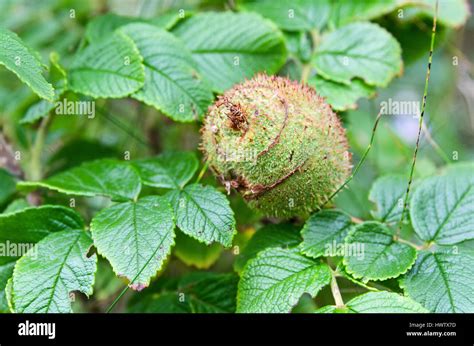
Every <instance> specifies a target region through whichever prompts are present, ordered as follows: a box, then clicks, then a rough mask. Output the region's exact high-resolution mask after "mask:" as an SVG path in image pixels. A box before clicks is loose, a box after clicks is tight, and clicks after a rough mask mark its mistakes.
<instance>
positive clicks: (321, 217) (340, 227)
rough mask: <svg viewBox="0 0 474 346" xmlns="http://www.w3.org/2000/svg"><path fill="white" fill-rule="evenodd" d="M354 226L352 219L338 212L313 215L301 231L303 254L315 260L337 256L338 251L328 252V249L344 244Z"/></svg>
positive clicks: (329, 211) (332, 211) (331, 211)
mask: <svg viewBox="0 0 474 346" xmlns="http://www.w3.org/2000/svg"><path fill="white" fill-rule="evenodd" d="M352 226H353V223H352V221H351V219H350V217H349V216H348V215H346V214H344V213H343V212H341V211H338V210H323V211H321V212H320V213H316V214H313V215H312V216H311V217H310V218H309V219H308V220H307V221H306V223H305V225H304V227H303V230H302V231H301V235H302V236H303V242H302V243H301V245H300V249H301V252H302V253H304V254H305V255H307V256H309V257H313V258H318V257H321V256H327V257H329V256H336V255H337V251H336V249H332V250H333V251H328V248H327V247H328V246H333V244H334V245H336V244H340V243H343V242H344V239H345V238H346V236H347V234H348V233H349V231H350V229H351V227H352Z"/></svg>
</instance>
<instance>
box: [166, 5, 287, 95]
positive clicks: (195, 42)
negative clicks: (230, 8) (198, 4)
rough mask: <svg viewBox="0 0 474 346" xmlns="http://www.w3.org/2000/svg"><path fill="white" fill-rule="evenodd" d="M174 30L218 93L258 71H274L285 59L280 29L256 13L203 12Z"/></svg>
mask: <svg viewBox="0 0 474 346" xmlns="http://www.w3.org/2000/svg"><path fill="white" fill-rule="evenodd" d="M173 33H174V34H175V35H176V36H178V37H179V38H180V39H181V40H182V41H183V42H184V44H186V46H187V47H188V48H189V50H190V51H191V53H192V55H193V58H194V60H195V61H196V63H197V66H198V69H199V70H200V71H201V73H202V74H203V76H205V77H206V78H207V79H208V80H209V81H210V82H211V83H212V86H213V88H214V90H215V91H218V92H222V91H224V90H226V89H228V88H230V87H231V86H232V85H234V84H235V83H238V82H241V81H242V80H243V79H244V78H250V77H252V76H253V75H254V74H255V73H256V72H261V71H266V72H267V73H268V74H272V73H275V72H277V71H278V70H279V69H280V68H281V67H282V66H283V64H284V63H285V60H286V48H285V43H284V38H283V35H282V34H281V32H280V31H278V29H277V28H276V27H275V26H274V24H272V23H271V22H270V21H268V20H264V19H263V18H262V17H260V16H259V15H256V14H253V13H240V14H236V13H229V12H227V13H214V12H208V13H200V14H197V15H195V16H193V17H191V18H189V19H186V20H185V21H184V22H182V23H180V24H179V25H177V26H176V27H175V28H174V30H173Z"/></svg>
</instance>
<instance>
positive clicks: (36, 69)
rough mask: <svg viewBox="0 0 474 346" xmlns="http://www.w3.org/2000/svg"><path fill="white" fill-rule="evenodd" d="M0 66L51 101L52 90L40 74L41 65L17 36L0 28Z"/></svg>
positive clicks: (40, 95)
mask: <svg viewBox="0 0 474 346" xmlns="http://www.w3.org/2000/svg"><path fill="white" fill-rule="evenodd" d="M0 47H2V50H1V51H0V65H4V66H5V67H6V68H7V69H9V70H10V71H12V72H13V73H14V74H16V75H17V76H18V78H20V80H21V81H22V82H23V83H25V84H27V85H28V86H29V87H30V88H31V90H33V91H34V92H35V94H37V95H38V96H39V97H41V98H44V99H46V100H49V101H52V100H53V96H54V89H53V86H52V85H51V84H49V83H48V82H47V81H46V79H44V77H43V75H42V73H43V68H42V63H41V61H40V60H39V58H38V57H37V56H36V55H35V53H33V52H31V51H30V50H29V49H28V47H26V46H25V44H24V43H23V41H22V40H21V39H20V38H19V37H18V35H17V34H15V33H14V32H11V31H10V30H7V29H3V28H0Z"/></svg>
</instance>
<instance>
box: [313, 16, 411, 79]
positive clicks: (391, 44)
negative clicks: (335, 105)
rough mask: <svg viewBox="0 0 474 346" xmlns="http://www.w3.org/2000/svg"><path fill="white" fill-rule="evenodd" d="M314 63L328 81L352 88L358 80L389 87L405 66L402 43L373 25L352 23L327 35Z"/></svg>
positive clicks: (314, 58) (315, 56) (317, 49)
mask: <svg viewBox="0 0 474 346" xmlns="http://www.w3.org/2000/svg"><path fill="white" fill-rule="evenodd" d="M312 63H313V64H314V66H315V67H316V69H317V71H318V74H320V75H321V76H323V77H324V78H326V79H330V80H333V81H335V82H339V83H344V84H347V85H349V84H350V82H351V79H353V78H356V77H357V78H361V79H362V80H364V82H366V83H367V84H369V85H375V86H386V85H387V84H388V83H389V82H390V80H391V79H392V78H393V77H395V76H396V75H398V74H400V73H401V71H402V66H403V63H402V59H401V48H400V45H399V44H398V42H397V41H396V40H395V38H393V36H392V35H391V34H390V33H388V32H387V31H386V30H385V29H382V28H381V27H380V26H378V25H376V24H373V23H354V24H349V25H346V26H344V27H342V28H340V29H338V30H336V31H333V32H330V33H329V34H327V35H326V36H323V37H322V40H321V44H320V45H319V46H318V47H317V48H316V51H315V53H314V57H313V59H312Z"/></svg>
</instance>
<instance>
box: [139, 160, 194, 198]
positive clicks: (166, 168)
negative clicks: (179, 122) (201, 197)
mask: <svg viewBox="0 0 474 346" xmlns="http://www.w3.org/2000/svg"><path fill="white" fill-rule="evenodd" d="M132 165H133V166H134V167H135V168H136V170H137V172H138V173H139V174H140V177H141V179H142V182H143V184H145V185H148V186H153V187H159V188H164V189H181V188H183V187H184V185H186V183H188V182H189V180H191V178H192V177H193V176H194V174H195V173H196V171H197V169H198V166H199V162H198V160H197V158H196V155H195V154H194V153H192V152H170V153H165V154H161V155H159V156H156V157H153V158H147V159H143V160H136V161H133V162H132Z"/></svg>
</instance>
